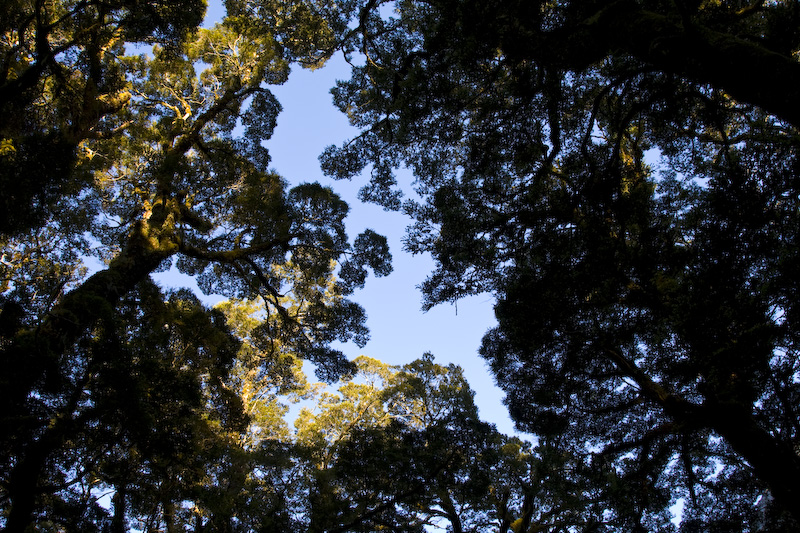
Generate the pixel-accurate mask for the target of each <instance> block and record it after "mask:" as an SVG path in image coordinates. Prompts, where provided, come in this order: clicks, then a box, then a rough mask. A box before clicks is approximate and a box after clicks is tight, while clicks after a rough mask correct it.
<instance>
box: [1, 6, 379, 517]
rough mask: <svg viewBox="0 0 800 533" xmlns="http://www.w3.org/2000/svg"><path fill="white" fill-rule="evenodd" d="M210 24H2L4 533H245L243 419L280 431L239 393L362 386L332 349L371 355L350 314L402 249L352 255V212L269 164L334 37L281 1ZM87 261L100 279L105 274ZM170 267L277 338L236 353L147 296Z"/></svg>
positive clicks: (42, 11)
mask: <svg viewBox="0 0 800 533" xmlns="http://www.w3.org/2000/svg"><path fill="white" fill-rule="evenodd" d="M255 5H256V4H254V3H248V4H247V6H249V7H250V8H252V7H253V6H255ZM204 9H205V4H204V2H200V1H197V0H186V1H183V2H162V1H139V0H135V1H124V0H123V1H119V2H110V3H109V2H98V1H91V0H90V1H71V0H64V1H44V2H12V3H11V4H9V5H8V6H6V8H4V10H3V11H4V13H3V15H2V19H0V26H2V40H1V41H0V55H2V62H0V65H1V67H0V69H2V70H0V185H2V187H3V207H2V208H0V245H2V265H0V276H2V281H1V282H0V291H1V292H0V304H1V305H2V314H1V315H0V335H2V337H0V350H2V351H1V352H0V357H2V367H3V372H2V377H0V391H1V392H0V401H2V405H1V406H0V411H1V412H2V415H0V449H1V450H2V454H0V502H2V503H1V505H2V512H3V521H4V525H5V530H6V531H9V532H11V531H23V530H26V529H27V528H31V527H34V528H42V529H62V528H66V529H71V530H101V529H103V528H111V529H112V530H114V531H121V530H123V529H124V528H125V527H126V523H125V517H126V516H127V515H128V514H129V511H128V509H132V511H130V514H131V516H136V517H138V518H137V520H139V521H140V523H139V527H140V528H141V529H146V530H148V529H152V528H159V527H162V526H163V527H164V528H166V529H167V530H169V531H175V530H177V529H179V528H182V527H183V525H182V524H184V525H185V524H188V523H189V522H190V521H192V520H195V519H197V520H200V521H201V522H202V521H203V520H206V519H207V520H208V521H209V523H210V524H212V523H213V524H215V525H214V527H216V528H218V529H222V530H225V529H226V528H228V529H229V528H230V527H233V526H232V525H231V524H232V523H233V522H232V520H233V518H232V516H233V514H232V513H233V509H234V508H235V505H238V503H237V502H238V501H239V500H238V499H240V498H241V496H240V492H241V489H242V487H243V486H245V485H246V483H247V475H246V473H247V472H248V469H249V468H250V463H248V461H250V458H249V456H247V454H245V453H244V452H245V451H247V450H248V447H247V446H244V444H243V443H245V442H247V441H248V440H249V441H250V442H251V447H252V446H254V444H253V443H252V441H253V435H252V431H251V432H250V434H247V431H246V428H248V427H249V426H248V424H249V422H248V420H249V418H248V416H252V417H253V419H255V420H257V421H258V422H259V423H261V424H264V425H265V426H268V427H265V428H264V429H265V430H268V431H270V432H272V431H279V427H280V423H279V420H278V419H279V418H280V416H279V415H280V413H281V408H280V406H279V405H273V406H272V407H271V408H269V409H267V408H265V409H266V410H261V411H259V412H250V413H248V412H247V411H246V410H245V409H244V404H243V398H244V401H248V397H247V394H253V393H255V392H254V390H249V392H248V390H247V389H246V387H245V385H244V383H245V381H247V380H250V382H251V383H255V384H258V379H262V380H263V378H264V376H265V375H268V376H269V379H271V380H273V381H272V382H271V384H270V385H269V386H268V387H267V389H266V390H261V389H259V390H260V392H259V393H261V392H263V393H266V394H267V395H269V394H274V393H270V392H269V391H270V390H275V391H280V392H285V391H286V390H289V389H292V388H294V387H296V386H300V385H301V383H302V380H298V377H297V375H296V374H297V369H296V364H295V363H294V362H293V361H294V360H295V359H294V358H299V357H302V358H303V359H307V360H311V361H313V362H314V363H315V364H316V368H317V371H318V374H319V375H320V376H322V377H323V378H325V379H329V380H332V379H336V378H337V377H338V376H340V375H342V374H346V373H347V372H349V371H351V370H352V369H353V365H352V363H350V362H348V361H347V360H346V358H345V357H344V355H343V354H342V353H341V352H340V351H338V350H337V349H335V348H333V347H332V343H334V342H337V341H341V342H347V341H349V340H353V341H354V342H355V343H356V344H358V345H363V344H364V343H365V342H366V340H367V338H368V332H367V329H366V327H365V325H364V322H365V315H364V312H363V310H362V309H361V308H360V307H359V306H358V305H356V304H355V303H353V302H351V301H349V300H348V299H347V296H348V295H349V294H351V292H352V290H353V289H354V288H355V287H358V286H360V285H363V283H364V280H365V278H366V270H365V268H371V269H373V270H374V271H375V273H376V275H385V274H388V273H389V272H390V270H391V267H390V264H389V261H390V256H389V253H388V248H387V246H386V240H385V239H384V238H383V237H381V236H380V235H378V234H377V233H374V232H367V233H365V234H363V235H361V236H359V237H357V238H356V239H355V241H354V243H353V244H352V245H351V244H350V242H349V241H348V237H347V235H346V233H345V229H344V219H345V216H346V214H347V211H348V207H347V205H346V204H345V202H343V201H342V200H341V199H340V198H339V197H338V196H337V195H336V194H335V193H334V192H333V191H332V190H331V189H330V188H327V187H323V186H321V185H319V184H301V185H298V186H296V187H293V188H292V189H288V186H287V183H286V182H285V181H284V180H283V179H282V178H281V177H279V176H277V175H276V174H275V173H274V172H271V171H270V170H269V169H268V164H269V154H268V153H267V151H266V149H265V148H264V146H263V144H262V143H263V141H264V140H266V139H268V138H269V137H270V135H271V134H272V131H273V129H274V127H275V123H276V117H277V114H278V112H279V111H280V105H279V103H278V102H277V101H276V99H275V98H274V96H273V95H272V93H271V92H270V90H269V87H268V86H269V85H271V84H272V85H274V84H280V83H283V82H284V81H285V80H286V79H287V76H288V74H289V70H290V66H291V64H292V63H296V62H299V63H302V64H308V65H319V64H321V63H322V62H324V60H325V59H326V58H327V54H328V52H329V48H330V47H329V43H330V42H331V40H332V39H333V40H335V39H336V35H337V33H336V32H337V30H336V28H334V27H332V26H330V25H329V24H328V23H327V21H326V19H325V18H324V17H323V16H324V13H320V12H318V11H316V10H311V11H306V10H302V9H300V10H296V9H291V8H287V6H286V5H285V3H284V2H268V1H265V2H263V3H259V4H258V9H259V12H260V13H261V14H262V18H251V17H246V16H244V15H245V13H244V12H243V11H242V10H244V9H245V7H244V6H240V5H237V4H236V3H235V2H232V3H231V5H230V6H229V9H230V10H231V16H230V17H227V18H226V19H225V20H224V21H223V22H222V23H221V24H219V25H217V26H215V27H213V28H199V27H198V24H199V23H200V22H201V20H202V18H203V13H204ZM287 9H288V10H287ZM266 14H269V17H267V15H266ZM264 17H266V18H264ZM264 21H271V22H269V23H268V24H267V25H266V26H265V25H264V24H263V22H264ZM131 48H133V50H138V52H139V54H138V55H130V54H129V50H131ZM90 261H93V263H92V262H90ZM85 264H96V265H99V266H98V267H94V268H93V270H95V272H94V273H92V274H91V275H89V269H88V268H87V267H86V266H85ZM172 265H175V266H176V267H177V268H178V269H179V270H180V271H181V272H183V273H187V274H190V275H192V276H195V277H196V279H197V281H198V284H199V285H200V287H201V288H202V289H203V290H204V291H205V292H206V293H209V294H210V293H216V294H221V295H223V296H225V297H228V298H238V299H244V298H247V299H254V298H256V297H260V298H261V300H260V301H261V305H262V313H263V314H265V315H267V316H268V317H269V319H267V320H264V321H263V324H261V325H259V326H258V328H254V327H253V326H251V325H248V324H238V325H236V324H235V321H234V322H233V323H234V326H231V327H233V328H234V330H235V329H236V328H238V338H237V336H236V335H234V334H233V333H232V332H231V331H230V330H229V326H228V325H227V324H226V322H225V321H224V320H223V319H222V314H221V313H220V311H214V310H209V309H206V308H205V307H203V306H202V305H200V304H199V302H197V300H196V298H195V297H193V296H191V295H189V294H186V293H175V294H172V295H165V294H161V291H160V289H158V288H156V287H155V286H153V284H152V282H151V281H150V275H151V274H152V273H154V272H157V271H159V270H164V269H168V268H170V267H171V266H172ZM340 271H341V272H340ZM335 273H339V276H338V277H337V276H336V275H335ZM256 330H259V331H256ZM240 342H241V343H242V344H243V346H244V348H243V349H244V350H245V351H247V355H246V356H245V355H242V356H241V357H239V358H238V359H237V358H236V354H237V349H235V348H234V345H236V344H238V343H240ZM269 343H272V344H274V345H277V346H279V347H278V348H274V347H273V348H272V350H273V351H270V348H269V347H268V346H265V344H269ZM248 350H249V351H248ZM234 361H236V362H234ZM257 378H258V379H257ZM270 387H271V389H270ZM250 403H251V404H252V402H250ZM270 409H271V412H272V414H270ZM251 429H252V428H251ZM243 432H245V433H244V434H243ZM223 480H224V481H223ZM102 488H108V490H110V491H111V492H112V493H113V498H114V499H115V501H114V503H113V505H112V507H113V509H114V513H115V514H114V515H112V516H108V515H107V513H105V511H104V509H103V507H102V506H100V505H99V504H98V492H97V491H98V490H101V489H102ZM182 501H195V502H198V503H197V506H198V508H201V509H203V511H202V513H206V515H204V514H202V513H200V512H199V511H197V512H193V511H191V510H187V509H185V508H183V507H182V506H181V505H180V502H182ZM193 513H194V514H193ZM198 513H199V514H198ZM195 515H196V516H195ZM193 516H194V518H193ZM206 516H208V517H207V518H206ZM92 524H93V525H92ZM226 524H227V525H226Z"/></svg>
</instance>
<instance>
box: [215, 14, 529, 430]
mask: <svg viewBox="0 0 800 533" xmlns="http://www.w3.org/2000/svg"><path fill="white" fill-rule="evenodd" d="M222 14H223V11H222V7H221V1H219V0H211V1H210V2H209V10H208V13H207V16H206V24H209V25H210V24H213V23H215V22H217V21H219V20H221V17H222ZM348 77H349V65H348V64H347V63H346V62H345V61H344V59H343V58H342V57H341V55H337V56H335V57H334V58H333V59H331V60H330V61H329V62H328V64H326V66H325V67H323V68H321V69H318V70H315V71H309V70H305V69H301V68H299V67H295V68H294V69H293V70H292V74H291V75H290V76H289V81H288V82H286V83H285V84H284V85H280V86H275V87H270V89H271V90H272V91H273V93H274V94H275V96H276V97H277V98H278V100H279V101H280V103H281V105H282V107H283V111H282V112H281V114H280V115H279V116H278V127H277V128H276V129H275V134H274V135H273V137H272V139H270V140H269V141H268V142H267V148H268V149H269V151H270V155H271V157H272V163H271V166H272V167H273V168H274V170H276V171H277V172H278V173H279V174H281V175H282V176H284V178H286V179H287V180H289V181H290V182H291V183H300V182H313V181H319V182H320V183H322V184H323V185H329V186H331V187H332V188H333V189H334V190H335V191H336V192H337V193H338V194H339V195H340V196H341V197H342V198H343V199H344V200H345V201H347V203H348V204H349V205H350V214H349V216H348V218H347V228H348V235H350V237H351V238H353V237H355V236H356V235H358V234H359V233H360V232H362V231H363V230H364V229H367V228H370V229H373V230H375V231H377V232H378V233H380V234H382V235H385V236H386V237H387V238H388V240H389V246H390V249H391V252H392V256H393V262H392V264H393V267H394V272H393V273H392V274H391V275H390V276H388V277H385V278H380V279H376V278H375V277H374V276H370V278H369V279H368V280H367V284H366V286H365V288H364V289H362V290H359V291H358V292H356V294H355V295H354V297H353V299H354V300H355V301H357V302H358V303H360V304H361V305H362V306H363V307H364V309H365V310H366V312H367V316H368V318H367V325H368V326H369V328H370V332H371V340H370V341H369V343H368V344H367V345H366V346H365V347H364V348H358V347H357V346H355V345H352V344H350V345H345V346H344V347H343V351H344V352H345V353H346V354H347V355H348V357H350V358H351V359H354V358H355V357H357V356H358V355H361V354H363V355H368V356H370V357H374V358H376V359H380V360H381V361H383V362H385V363H389V364H396V365H400V364H405V363H408V362H411V361H413V360H414V359H416V358H418V357H420V356H422V354H423V353H425V352H431V353H432V354H433V355H434V356H435V357H436V362H437V363H439V364H448V363H455V364H457V365H460V366H461V367H462V368H463V369H464V374H465V376H466V378H467V380H468V381H469V384H470V386H471V387H472V388H473V390H475V402H476V404H477V405H478V408H479V410H480V416H481V418H482V419H483V420H486V421H488V422H492V423H495V424H496V425H497V428H498V429H499V430H500V431H502V432H504V433H507V434H510V433H513V432H514V430H513V424H512V422H511V421H510V419H509V418H508V414H507V410H506V408H505V406H504V405H503V404H502V398H503V393H502V391H501V390H500V389H499V388H498V387H496V386H495V385H494V380H493V377H492V375H491V373H490V371H489V369H488V367H487V365H486V363H485V362H484V361H483V359H482V358H481V357H480V356H479V355H478V348H479V346H480V342H481V338H482V337H483V334H484V333H485V332H486V330H488V329H489V328H491V327H492V326H493V325H494V324H495V320H494V314H493V311H492V306H493V303H494V302H493V298H492V297H491V296H490V295H481V296H476V297H472V298H466V299H464V300H460V301H459V302H458V304H457V306H453V305H441V306H438V307H435V308H434V309H432V310H430V311H428V312H427V313H423V312H422V310H421V306H422V297H421V294H420V292H419V290H418V289H417V286H418V285H419V284H420V283H422V281H424V280H425V278H426V277H427V276H428V274H429V273H430V272H431V271H432V269H433V261H432V260H431V258H430V257H429V256H423V255H418V256H412V255H411V254H409V253H406V252H404V251H402V238H403V235H404V234H405V228H406V226H407V225H408V223H409V219H408V218H406V217H405V216H403V215H401V214H399V213H392V212H386V211H384V210H383V209H382V208H381V207H378V206H375V205H371V204H364V203H362V202H361V201H359V200H358V198H357V193H358V189H359V188H360V187H361V186H363V185H364V184H365V183H366V180H367V178H366V177H364V178H361V179H359V178H356V179H354V180H353V181H352V182H347V181H334V180H332V179H330V178H327V177H325V176H324V175H323V174H322V171H321V170H320V166H319V160H318V157H319V154H320V153H322V151H323V149H324V148H325V147H326V146H329V145H331V144H337V145H338V144H341V143H342V142H343V141H345V140H347V139H349V138H350V137H352V136H353V135H354V134H356V133H357V130H355V129H354V128H352V127H351V126H350V125H349V124H348V121H347V117H345V115H344V114H342V113H340V112H339V110H337V109H336V108H335V107H334V106H333V103H332V98H331V94H330V89H331V88H332V87H333V86H334V85H335V83H336V80H337V79H346V78H348Z"/></svg>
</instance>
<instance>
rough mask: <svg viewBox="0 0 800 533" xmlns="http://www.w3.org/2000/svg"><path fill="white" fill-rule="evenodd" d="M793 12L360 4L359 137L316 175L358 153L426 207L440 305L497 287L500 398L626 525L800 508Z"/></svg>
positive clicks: (719, 5)
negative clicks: (599, 483)
mask: <svg viewBox="0 0 800 533" xmlns="http://www.w3.org/2000/svg"><path fill="white" fill-rule="evenodd" d="M389 7H392V8H393V11H392V12H391V13H390V10H389V9H388V8H389ZM798 22H800V3H798V2H796V1H786V2H706V1H697V2H687V1H676V2H661V1H657V0H654V1H650V0H646V1H636V2H634V1H628V0H620V1H614V2H594V1H588V2H587V1H580V2H577V1H556V2H537V1H511V2H508V1H505V0H504V1H502V2H501V1H488V2H487V1H480V2H478V1H473V0H433V1H429V2H416V1H413V0H407V1H398V2H393V3H384V2H364V3H363V4H362V7H361V13H360V16H359V17H358V19H357V21H355V20H354V22H353V27H354V30H353V32H352V34H350V35H349V38H350V41H349V44H348V46H347V47H349V49H350V50H358V51H359V52H361V53H362V54H363V56H364V57H365V58H366V60H365V61H364V63H363V64H359V65H357V66H355V67H354V68H353V71H352V77H351V79H350V80H346V81H343V82H340V83H339V85H338V87H337V88H336V90H335V91H334V98H335V101H336V102H337V105H338V106H339V107H340V109H341V110H342V111H343V112H344V113H346V114H347V115H348V117H349V118H350V120H351V123H352V124H354V125H355V126H357V127H359V128H360V129H361V133H360V134H359V135H358V136H357V137H356V138H354V139H352V140H351V141H349V142H347V143H345V144H343V145H342V146H340V147H338V148H336V147H331V148H329V149H328V150H327V151H326V153H325V154H324V155H323V157H322V162H323V166H324V168H325V169H326V170H327V172H328V173H329V174H331V175H333V176H335V177H338V178H350V177H353V176H355V175H356V174H358V173H359V172H361V171H362V170H363V169H365V168H367V167H368V166H370V167H369V168H371V180H370V182H369V184H367V185H366V186H365V187H364V188H363V189H362V197H363V198H365V199H368V200H372V201H375V202H378V203H380V204H381V205H384V206H385V207H386V208H390V209H402V210H403V211H404V212H406V213H407V214H409V215H410V216H411V217H413V219H414V223H413V225H411V226H410V228H409V232H408V238H407V248H408V250H410V251H412V252H415V253H423V252H430V253H432V254H433V256H434V258H435V260H436V261H437V267H436V270H435V271H434V272H433V273H432V275H431V276H430V278H429V279H428V280H427V281H426V282H425V284H424V285H423V292H424V296H425V300H424V302H425V306H426V307H430V306H433V305H435V304H437V303H441V302H448V301H452V300H455V299H457V298H459V297H461V296H464V295H468V294H475V293H480V292H491V293H493V294H494V295H495V296H496V297H497V306H496V315H497V319H498V327H497V328H495V329H493V330H491V331H489V332H488V333H487V335H486V337H485V339H484V342H483V347H482V353H483V355H484V357H485V358H486V359H487V361H488V362H489V363H490V364H491V367H492V369H493V371H494V374H495V376H496V378H497V381H498V383H499V384H500V385H501V386H502V387H503V388H504V389H505V391H506V393H507V403H508V405H509V408H510V410H511V414H512V417H513V418H514V419H515V420H516V422H517V424H518V426H519V427H520V428H521V429H523V430H525V431H529V432H532V433H535V434H537V435H539V436H540V437H541V438H543V439H546V440H547V441H548V442H553V443H557V445H558V448H560V449H563V450H564V451H565V453H567V454H569V455H574V456H576V457H578V458H582V459H579V461H583V462H584V464H586V465H591V466H592V467H593V468H597V469H603V468H609V469H610V471H611V472H612V473H614V475H613V476H612V477H610V478H609V479H608V480H607V484H606V488H607V489H609V490H605V491H603V494H602V497H603V498H605V500H604V505H605V506H607V509H608V513H610V514H611V515H613V516H616V517H617V518H618V519H619V520H623V521H625V529H626V530H643V529H662V528H666V527H668V526H669V523H668V519H669V513H668V508H669V507H670V506H671V505H672V504H674V503H675V502H676V501H678V500H682V501H684V502H685V504H686V505H685V510H684V513H683V516H684V520H683V525H682V527H683V528H684V529H686V530H687V531H688V530H694V529H697V528H698V527H700V526H699V525H698V524H704V526H702V527H703V528H707V529H708V530H714V529H726V528H728V527H731V524H737V525H736V526H735V527H737V528H741V529H745V530H762V529H770V530H791V529H792V528H795V527H796V524H797V520H798V516H797V514H796V512H797V511H796V509H797V505H796V503H797V501H798V500H800V485H799V484H798V480H800V457H798V454H797V450H798V439H799V438H800V433H798V429H800V426H798V420H799V419H800V416H799V415H800V413H798V405H800V402H799V401H798V400H799V397H798V393H800V389H798V382H800V374H798V352H797V332H798V310H797V306H796V303H797V301H798V299H797V289H798V285H797V282H796V278H797V276H796V274H795V273H796V271H797V266H798V253H797V251H798V243H797V236H798V227H800V220H799V219H798V213H800V209H799V207H800V206H798V203H797V202H798V198H800V194H799V193H798V189H797V183H798V180H797V176H798V148H799V147H800V145H799V144H798V138H799V137H798V129H797V128H798V127H800V119H799V118H798V116H797V110H798V107H797V105H796V102H797V94H796V90H797V87H800V85H798V83H797V81H798V79H800V78H799V77H800V64H798V61H797V58H798V53H800V33H798V30H797V28H798V27H800V24H798ZM403 166H405V167H408V168H410V169H411V170H412V171H413V173H414V178H415V185H414V186H415V189H416V193H417V194H418V195H419V196H420V197H421V198H422V200H421V201H419V202H415V201H411V200H409V201H405V202H402V190H401V188H399V187H397V184H396V178H395V176H394V174H393V169H394V168H397V167H403ZM611 489H613V490H611ZM594 497H595V496H590V495H587V504H589V503H593V498H594ZM701 529H702V528H701Z"/></svg>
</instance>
